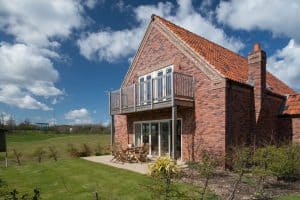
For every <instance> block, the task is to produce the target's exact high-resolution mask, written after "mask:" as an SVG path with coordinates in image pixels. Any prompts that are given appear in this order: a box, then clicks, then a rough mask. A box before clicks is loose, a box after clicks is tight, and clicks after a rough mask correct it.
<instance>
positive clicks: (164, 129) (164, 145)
mask: <svg viewBox="0 0 300 200" xmlns="http://www.w3.org/2000/svg"><path fill="white" fill-rule="evenodd" d="M169 144H170V123H169V121H166V122H160V155H166V154H170V148H169Z"/></svg>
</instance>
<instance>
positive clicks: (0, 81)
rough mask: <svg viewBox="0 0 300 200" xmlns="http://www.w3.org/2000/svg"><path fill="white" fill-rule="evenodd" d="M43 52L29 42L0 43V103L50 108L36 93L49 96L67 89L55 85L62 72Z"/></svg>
mask: <svg viewBox="0 0 300 200" xmlns="http://www.w3.org/2000/svg"><path fill="white" fill-rule="evenodd" d="M42 54H43V53H42V52H41V51H39V50H38V49H36V48H34V47H30V46H27V45H25V44H14V45H11V44H7V43H0V62H1V65H0V88H1V90H0V97H1V98H0V102H2V103H6V104H10V105H15V106H17V107H19V108H27V109H43V110H49V109H50V108H48V107H47V106H46V105H45V104H43V103H40V102H39V101H37V100H36V99H35V98H34V97H33V96H34V95H35V96H43V97H45V98H47V97H50V96H57V95H62V94H63V92H62V91H61V90H60V89H58V88H56V87H55V85H54V83H55V82H56V81H57V79H58V77H59V74H58V72H57V71H56V70H55V68H54V67H53V63H52V62H51V60H50V59H48V58H47V57H44V56H43V55H42ZM9 89H11V91H9Z"/></svg>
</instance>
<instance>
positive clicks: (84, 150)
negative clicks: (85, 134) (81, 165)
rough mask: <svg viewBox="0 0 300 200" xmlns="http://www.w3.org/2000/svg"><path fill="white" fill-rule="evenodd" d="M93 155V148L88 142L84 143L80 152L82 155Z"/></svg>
mask: <svg viewBox="0 0 300 200" xmlns="http://www.w3.org/2000/svg"><path fill="white" fill-rule="evenodd" d="M91 155H92V149H91V147H90V146H88V145H87V144H83V145H82V151H81V152H80V157H87V156H91Z"/></svg>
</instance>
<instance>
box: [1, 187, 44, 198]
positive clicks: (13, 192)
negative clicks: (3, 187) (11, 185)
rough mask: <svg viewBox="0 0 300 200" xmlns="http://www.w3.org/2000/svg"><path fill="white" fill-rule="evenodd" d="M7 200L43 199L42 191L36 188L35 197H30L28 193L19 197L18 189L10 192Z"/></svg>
mask: <svg viewBox="0 0 300 200" xmlns="http://www.w3.org/2000/svg"><path fill="white" fill-rule="evenodd" d="M5 199H12V200H19V199H20V200H29V199H32V200H39V199H41V197H40V189H38V188H35V189H34V190H33V196H32V197H29V194H28V193H25V194H20V195H19V192H18V191H17V189H14V190H12V191H11V192H9V193H8V194H7V195H6V197H5Z"/></svg>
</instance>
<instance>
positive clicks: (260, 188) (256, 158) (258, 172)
mask: <svg viewBox="0 0 300 200" xmlns="http://www.w3.org/2000/svg"><path fill="white" fill-rule="evenodd" d="M274 152H276V147H275V146H266V147H261V148H258V149H256V150H255V151H254V153H253V166H252V174H253V176H254V177H256V178H257V189H256V195H257V196H258V197H264V196H265V191H264V184H265V180H266V178H267V177H268V176H270V175H272V171H271V170H270V163H272V160H273V157H274Z"/></svg>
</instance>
